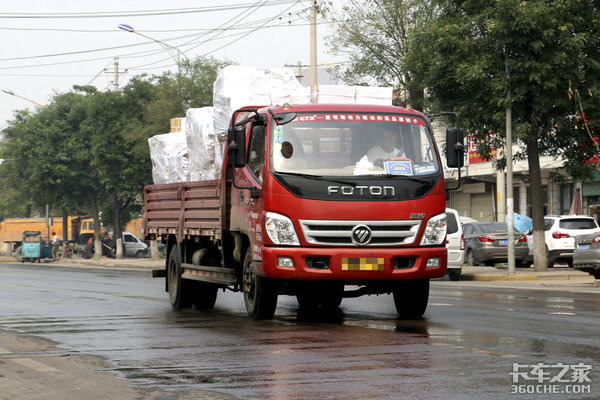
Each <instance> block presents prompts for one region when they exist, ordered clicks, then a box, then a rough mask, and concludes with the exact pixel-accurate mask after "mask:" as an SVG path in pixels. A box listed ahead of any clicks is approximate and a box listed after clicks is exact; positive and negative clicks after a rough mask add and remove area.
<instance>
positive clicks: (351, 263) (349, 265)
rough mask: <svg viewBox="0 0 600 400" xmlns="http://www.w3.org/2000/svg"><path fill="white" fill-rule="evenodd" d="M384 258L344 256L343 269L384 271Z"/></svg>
mask: <svg viewBox="0 0 600 400" xmlns="http://www.w3.org/2000/svg"><path fill="white" fill-rule="evenodd" d="M383 260H384V259H383V258H345V257H344V258H342V271H383V267H384V261H383Z"/></svg>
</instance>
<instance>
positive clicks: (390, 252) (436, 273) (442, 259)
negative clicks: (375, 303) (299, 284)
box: [255, 246, 447, 282]
mask: <svg viewBox="0 0 600 400" xmlns="http://www.w3.org/2000/svg"><path fill="white" fill-rule="evenodd" d="M280 258H286V259H291V260H292V261H293V266H292V267H289V266H281V265H280V264H281V263H280V262H279V260H280ZM435 259H438V260H439V262H438V265H437V266H433V267H427V263H428V260H429V261H433V260H435ZM361 260H362V262H360V261H361ZM446 264H447V254H446V248H445V247H444V246H439V247H407V248H399V247H395V248H324V247H319V248H317V247H264V248H263V249H262V263H255V269H256V272H257V273H258V274H259V275H262V276H265V277H269V278H276V279H298V280H340V281H345V282H361V281H375V280H378V281H381V280H413V279H430V278H439V277H442V276H444V275H445V273H446Z"/></svg>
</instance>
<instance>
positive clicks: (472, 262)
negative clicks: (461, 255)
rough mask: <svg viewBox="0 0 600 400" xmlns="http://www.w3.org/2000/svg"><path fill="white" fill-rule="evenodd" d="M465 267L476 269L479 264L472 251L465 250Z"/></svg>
mask: <svg viewBox="0 0 600 400" xmlns="http://www.w3.org/2000/svg"><path fill="white" fill-rule="evenodd" d="M467 265H468V266H470V267H477V266H478V265H479V262H477V260H475V255H474V254H473V250H471V249H469V250H467Z"/></svg>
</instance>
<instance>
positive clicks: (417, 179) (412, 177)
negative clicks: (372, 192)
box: [378, 174, 431, 183]
mask: <svg viewBox="0 0 600 400" xmlns="http://www.w3.org/2000/svg"><path fill="white" fill-rule="evenodd" d="M378 177H382V178H386V179H392V178H404V179H409V180H411V181H413V182H419V183H431V179H427V178H421V177H419V176H415V175H392V174H385V175H378Z"/></svg>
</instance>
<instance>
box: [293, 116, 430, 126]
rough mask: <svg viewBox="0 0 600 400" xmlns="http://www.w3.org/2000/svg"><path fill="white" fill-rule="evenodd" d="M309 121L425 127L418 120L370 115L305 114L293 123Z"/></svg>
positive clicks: (423, 122)
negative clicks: (400, 124)
mask: <svg viewBox="0 0 600 400" xmlns="http://www.w3.org/2000/svg"><path fill="white" fill-rule="evenodd" d="M309 121H360V122H396V123H403V124H413V125H422V126H425V121H424V120H422V119H420V118H414V117H408V116H400V115H372V114H305V115H299V116H298V117H296V119H295V120H294V121H293V122H309Z"/></svg>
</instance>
